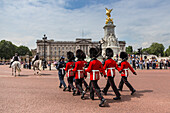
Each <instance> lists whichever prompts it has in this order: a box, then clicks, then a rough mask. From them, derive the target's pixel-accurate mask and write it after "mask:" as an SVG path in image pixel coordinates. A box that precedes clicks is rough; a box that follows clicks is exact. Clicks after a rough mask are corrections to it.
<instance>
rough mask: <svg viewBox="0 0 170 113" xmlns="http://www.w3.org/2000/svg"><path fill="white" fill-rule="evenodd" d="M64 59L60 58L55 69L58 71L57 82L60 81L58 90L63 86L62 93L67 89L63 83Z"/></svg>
mask: <svg viewBox="0 0 170 113" xmlns="http://www.w3.org/2000/svg"><path fill="white" fill-rule="evenodd" d="M64 59H65V58H64V57H63V56H62V57H61V58H60V60H59V62H58V64H57V67H56V69H57V70H58V76H59V80H60V85H59V88H61V87H62V85H63V86H64V89H63V91H65V90H66V89H67V87H66V84H65V82H64V75H65V70H64V67H65V62H64Z"/></svg>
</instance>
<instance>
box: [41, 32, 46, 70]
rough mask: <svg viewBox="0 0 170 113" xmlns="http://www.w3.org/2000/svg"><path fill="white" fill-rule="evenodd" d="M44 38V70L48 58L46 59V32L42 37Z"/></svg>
mask: <svg viewBox="0 0 170 113" xmlns="http://www.w3.org/2000/svg"><path fill="white" fill-rule="evenodd" d="M42 39H43V42H44V59H43V70H44V68H46V59H45V57H46V56H45V50H46V49H45V42H46V40H47V37H46V35H45V34H44V37H43V38H42Z"/></svg>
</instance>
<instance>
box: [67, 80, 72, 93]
mask: <svg viewBox="0 0 170 113" xmlns="http://www.w3.org/2000/svg"><path fill="white" fill-rule="evenodd" d="M67 82H68V90H67V91H69V92H71V86H70V77H69V78H67Z"/></svg>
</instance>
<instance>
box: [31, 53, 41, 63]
mask: <svg viewBox="0 0 170 113" xmlns="http://www.w3.org/2000/svg"><path fill="white" fill-rule="evenodd" d="M39 59H40V58H39V53H37V54H36V55H35V56H34V60H33V61H32V65H33V64H34V62H35V61H36V60H39Z"/></svg>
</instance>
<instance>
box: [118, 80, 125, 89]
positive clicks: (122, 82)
mask: <svg viewBox="0 0 170 113" xmlns="http://www.w3.org/2000/svg"><path fill="white" fill-rule="evenodd" d="M123 84H124V81H123V78H121V81H120V83H119V89H118V90H120V91H122V89H123Z"/></svg>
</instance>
